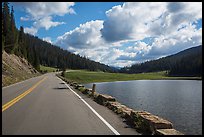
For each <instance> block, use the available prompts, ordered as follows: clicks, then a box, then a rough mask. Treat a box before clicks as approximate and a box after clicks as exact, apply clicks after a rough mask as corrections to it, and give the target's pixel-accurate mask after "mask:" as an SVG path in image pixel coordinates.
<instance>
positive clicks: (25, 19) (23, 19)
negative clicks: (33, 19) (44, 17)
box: [20, 17, 30, 21]
mask: <svg viewBox="0 0 204 137" xmlns="http://www.w3.org/2000/svg"><path fill="white" fill-rule="evenodd" d="M20 20H21V21H28V20H30V19H29V17H20Z"/></svg>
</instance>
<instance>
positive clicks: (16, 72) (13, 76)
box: [2, 51, 40, 87]
mask: <svg viewBox="0 0 204 137" xmlns="http://www.w3.org/2000/svg"><path fill="white" fill-rule="evenodd" d="M37 75H40V73H39V72H38V71H37V70H36V69H34V68H33V66H32V65H31V64H30V63H29V62H28V61H27V60H26V59H24V58H21V57H18V56H16V55H14V54H8V53H6V52H5V51H3V53H2V87H4V86H8V85H10V84H13V83H16V82H20V81H22V80H25V79H28V78H31V77H34V76H37Z"/></svg>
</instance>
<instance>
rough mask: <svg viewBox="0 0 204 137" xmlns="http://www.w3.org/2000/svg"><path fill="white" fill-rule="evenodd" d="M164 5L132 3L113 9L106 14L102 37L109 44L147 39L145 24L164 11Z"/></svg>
mask: <svg viewBox="0 0 204 137" xmlns="http://www.w3.org/2000/svg"><path fill="white" fill-rule="evenodd" d="M165 5H166V3H157V2H156V3H155V2H152V3H151V2H150V3H149V2H148V3H145V2H134V3H124V4H123V5H122V6H120V5H119V6H115V7H113V8H112V9H110V10H108V11H107V12H106V15H107V17H108V18H107V20H105V21H104V27H103V29H102V30H101V32H102V34H103V37H104V38H105V39H106V40H107V41H109V42H113V41H120V40H125V39H134V40H141V39H144V38H145V37H148V34H147V33H146V32H147V29H148V26H147V25H146V23H148V22H150V21H153V20H155V19H157V18H158V17H159V16H160V15H161V14H162V13H163V12H164V11H165Z"/></svg>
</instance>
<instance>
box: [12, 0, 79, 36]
mask: <svg viewBox="0 0 204 137" xmlns="http://www.w3.org/2000/svg"><path fill="white" fill-rule="evenodd" d="M14 4H15V5H16V6H20V7H22V8H23V9H25V12H26V13H27V15H26V16H25V17H21V18H20V20H21V21H28V20H31V21H34V23H33V26H31V27H30V28H28V27H27V32H28V33H30V34H36V33H37V32H38V30H39V29H40V28H45V29H46V30H49V29H50V28H51V27H56V26H58V25H62V24H65V22H56V21H53V17H54V16H64V15H65V14H76V13H75V11H74V9H73V8H72V6H74V2H14Z"/></svg>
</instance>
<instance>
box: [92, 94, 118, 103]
mask: <svg viewBox="0 0 204 137" xmlns="http://www.w3.org/2000/svg"><path fill="white" fill-rule="evenodd" d="M95 101H96V102H97V103H98V104H101V105H104V106H106V104H107V103H108V101H116V99H115V98H114V97H112V96H109V95H103V94H99V95H98V96H97V98H95Z"/></svg>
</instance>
